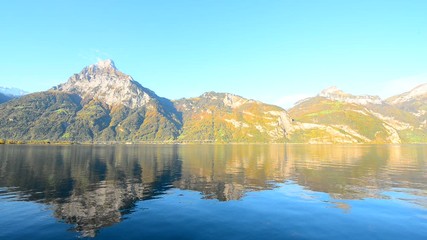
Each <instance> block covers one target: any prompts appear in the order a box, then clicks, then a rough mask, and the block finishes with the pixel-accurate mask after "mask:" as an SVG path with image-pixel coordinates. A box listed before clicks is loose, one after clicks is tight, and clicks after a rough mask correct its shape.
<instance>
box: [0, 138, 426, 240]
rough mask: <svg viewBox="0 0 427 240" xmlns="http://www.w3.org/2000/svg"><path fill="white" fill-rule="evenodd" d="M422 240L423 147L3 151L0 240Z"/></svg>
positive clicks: (154, 147) (5, 147)
mask: <svg viewBox="0 0 427 240" xmlns="http://www.w3.org/2000/svg"><path fill="white" fill-rule="evenodd" d="M86 237H87V238H99V239H204V240H205V239H245V240H246V239H257V240H258V239H346V240H349V239H411V240H413V239H423V240H425V239H427V145H343V146H336V145H115V146H19V145H2V146H0V239H75V238H86Z"/></svg>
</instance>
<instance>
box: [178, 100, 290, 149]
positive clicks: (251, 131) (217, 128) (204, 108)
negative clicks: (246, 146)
mask: <svg viewBox="0 0 427 240" xmlns="http://www.w3.org/2000/svg"><path fill="white" fill-rule="evenodd" d="M174 103H175V106H176V108H177V109H178V111H180V112H182V116H183V123H184V125H183V130H182V134H181V135H180V137H179V140H183V141H210V142H285V141H286V139H287V134H288V131H290V130H291V128H292V124H291V119H290V117H289V115H288V113H287V112H286V111H285V110H284V109H282V108H280V107H277V106H273V105H268V104H264V103H261V102H258V101H254V100H249V99H246V98H243V97H240V96H237V95H233V94H229V93H215V92H208V93H204V94H203V95H201V96H200V97H197V98H190V99H180V100H177V101H175V102H174Z"/></svg>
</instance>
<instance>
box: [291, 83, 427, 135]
mask: <svg viewBox="0 0 427 240" xmlns="http://www.w3.org/2000/svg"><path fill="white" fill-rule="evenodd" d="M289 114H290V115H291V116H292V117H293V118H294V119H295V120H296V122H295V125H294V128H293V129H294V131H293V132H292V133H291V141H293V142H309V143H401V142H425V141H427V136H426V134H425V131H424V129H423V128H422V126H421V125H420V123H419V121H418V120H417V118H416V117H415V116H413V115H411V114H410V113H408V112H406V111H403V110H401V109H399V108H397V107H395V106H393V105H390V104H388V103H386V102H385V101H382V100H381V99H380V98H379V97H377V96H369V95H365V96H354V95H351V94H348V93H344V92H343V91H341V90H339V89H337V88H335V87H333V88H329V89H325V90H323V91H322V92H321V93H320V94H319V95H318V96H315V97H313V98H309V99H305V100H303V101H300V102H299V103H298V104H297V105H296V106H295V107H293V108H292V109H290V110H289Z"/></svg>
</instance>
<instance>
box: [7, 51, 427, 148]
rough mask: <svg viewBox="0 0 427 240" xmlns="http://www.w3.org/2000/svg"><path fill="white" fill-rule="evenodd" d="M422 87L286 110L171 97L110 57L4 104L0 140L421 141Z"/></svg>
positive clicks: (324, 99) (328, 94) (240, 101)
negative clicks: (123, 69)
mask: <svg viewBox="0 0 427 240" xmlns="http://www.w3.org/2000/svg"><path fill="white" fill-rule="evenodd" d="M425 86H427V84H425V85H420V86H418V87H416V88H414V89H413V90H412V91H410V92H407V93H403V94H401V95H397V96H395V97H392V98H389V99H386V100H382V99H381V98H379V97H378V96H370V95H362V96H358V95H352V94H349V93H345V92H343V91H342V90H340V89H338V88H336V87H330V88H327V89H325V90H323V91H321V92H320V93H319V94H318V95H316V96H313V97H310V98H306V99H304V100H302V101H299V102H298V103H297V104H296V105H295V106H294V107H293V108H291V109H289V111H286V110H285V109H283V108H281V107H279V106H275V105H271V104H266V103H263V102H260V101H257V100H253V99H247V98H244V97H241V96H239V95H236V94H231V93H218V92H212V91H211V92H205V93H203V94H201V95H200V96H198V97H192V98H181V99H177V100H169V99H167V98H163V97H160V96H158V95H157V94H156V93H155V92H154V91H152V90H150V89H148V88H144V87H143V86H142V85H141V84H140V83H139V82H137V81H136V80H134V79H133V78H132V77H131V76H130V75H127V74H125V73H123V72H121V71H120V70H118V69H117V67H116V65H115V63H114V62H113V61H112V60H110V59H107V60H102V61H99V62H98V63H96V64H92V65H89V66H86V67H84V68H83V69H82V70H81V71H80V72H79V73H76V74H73V75H72V76H71V77H70V78H68V80H67V81H66V82H64V83H61V84H59V85H57V86H56V87H53V88H51V89H49V90H47V91H44V92H38V93H32V94H27V95H24V96H22V97H19V98H16V99H13V100H11V101H10V99H9V100H8V101H7V102H4V103H2V104H0V139H10V140H19V141H21V140H23V141H27V142H31V141H59V142H90V143H98V142H99V143H101V142H135V143H136V142H209V143H229V142H236V143H239V142H251V143H257V142H259V143H267V142H275V143H419V142H427V134H426V133H427V117H426V116H427V115H426V114H425V113H426V111H427V106H426V104H425V102H426V101H425V100H426V99H427V98H426V94H425V89H427V88H425ZM405 94H406V95H405ZM396 99H404V100H405V101H396ZM0 101H1V95H0ZM0 103H1V102H0Z"/></svg>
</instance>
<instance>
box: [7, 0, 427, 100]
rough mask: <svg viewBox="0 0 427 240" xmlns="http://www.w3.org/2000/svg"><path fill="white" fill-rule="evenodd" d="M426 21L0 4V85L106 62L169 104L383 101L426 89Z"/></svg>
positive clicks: (258, 4)
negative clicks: (206, 95)
mask: <svg viewBox="0 0 427 240" xmlns="http://www.w3.org/2000/svg"><path fill="white" fill-rule="evenodd" d="M426 13H427V1H426V0H377V1H375V0H359V1H341V0H321V1H319V0H298V1H297V0H267V1H265V0H264V1H261V0H180V1H175V0H159V1H144V0H141V1H125V0H102V1H101V0H91V1H88V0H85V1H84V0H73V1H71V0H68V1H67V0H64V1H45V0H40V1H30V0H27V1H24V0H16V1H5V2H3V3H2V4H1V8H0V26H1V28H0V52H1V56H2V57H1V58H0V72H1V77H0V86H6V87H17V88H20V89H23V90H26V91H30V92H34V91H44V90H47V89H49V88H51V87H52V86H55V85H58V84H60V83H62V82H65V81H66V80H67V79H68V77H70V76H71V75H72V74H73V73H77V72H80V71H81V69H82V68H83V67H84V66H86V65H90V64H94V63H96V62H97V60H98V59H106V58H110V59H113V60H114V62H115V64H116V66H117V68H118V69H120V70H121V71H123V72H124V73H126V74H129V75H131V76H132V77H133V78H134V79H135V80H137V81H138V82H140V83H141V84H142V85H143V86H144V87H147V88H150V89H151V90H153V91H155V92H156V93H157V94H158V95H159V96H162V97H167V98H170V99H178V98H182V97H195V96H199V95H201V94H202V93H203V92H206V91H217V92H230V93H235V94H238V95H241V96H243V97H247V98H252V99H257V100H260V101H264V102H267V103H271V104H278V105H281V106H283V107H289V106H291V105H292V103H293V102H295V101H297V100H298V99H300V98H305V97H308V96H312V95H315V94H317V93H318V92H320V91H321V90H322V89H324V88H327V87H329V86H337V87H338V88H340V89H342V90H344V91H346V92H349V93H352V94H372V95H379V96H381V97H383V98H385V97H389V96H391V95H394V94H398V93H402V92H404V91H408V90H410V89H411V88H413V87H415V86H416V85H418V84H420V83H425V82H427V14H426Z"/></svg>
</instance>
